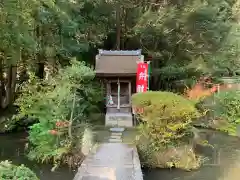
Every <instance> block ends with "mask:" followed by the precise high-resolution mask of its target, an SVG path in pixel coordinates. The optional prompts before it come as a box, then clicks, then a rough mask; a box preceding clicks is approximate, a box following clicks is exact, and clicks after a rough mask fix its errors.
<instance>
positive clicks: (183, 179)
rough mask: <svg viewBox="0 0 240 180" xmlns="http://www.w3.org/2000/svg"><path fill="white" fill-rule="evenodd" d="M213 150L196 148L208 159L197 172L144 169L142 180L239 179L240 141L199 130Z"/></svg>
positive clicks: (213, 132) (221, 134)
mask: <svg viewBox="0 0 240 180" xmlns="http://www.w3.org/2000/svg"><path fill="white" fill-rule="evenodd" d="M201 131H202V132H203V133H205V134H206V135H207V136H206V137H207V140H208V141H209V143H210V144H212V145H213V146H214V148H209V147H208V148H203V147H198V152H199V153H200V154H202V155H204V156H206V157H207V158H208V160H207V161H206V162H205V163H204V165H203V167H201V168H200V169H199V170H197V171H191V172H186V171H181V170H176V169H172V170H166V169H152V170H148V169H144V170H143V172H144V180H162V179H164V180H238V179H239V177H240V139H239V138H236V137H230V136H227V135H226V134H224V133H219V132H215V131H206V130H201Z"/></svg>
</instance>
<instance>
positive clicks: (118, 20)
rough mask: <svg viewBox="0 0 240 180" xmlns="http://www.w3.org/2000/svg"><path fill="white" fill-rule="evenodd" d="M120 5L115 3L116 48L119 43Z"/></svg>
mask: <svg viewBox="0 0 240 180" xmlns="http://www.w3.org/2000/svg"><path fill="white" fill-rule="evenodd" d="M120 11H121V7H120V4H119V3H117V5H116V49H117V50H120V45H121V18H120V16H121V12H120Z"/></svg>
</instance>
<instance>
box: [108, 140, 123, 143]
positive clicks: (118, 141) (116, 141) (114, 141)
mask: <svg viewBox="0 0 240 180" xmlns="http://www.w3.org/2000/svg"><path fill="white" fill-rule="evenodd" d="M108 142H111V143H120V142H122V139H109V140H108Z"/></svg>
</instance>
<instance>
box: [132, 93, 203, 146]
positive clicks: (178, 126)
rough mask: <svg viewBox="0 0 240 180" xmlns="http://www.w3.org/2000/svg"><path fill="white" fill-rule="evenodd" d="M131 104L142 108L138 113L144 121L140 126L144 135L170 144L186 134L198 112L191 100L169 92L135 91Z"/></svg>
mask: <svg viewBox="0 0 240 180" xmlns="http://www.w3.org/2000/svg"><path fill="white" fill-rule="evenodd" d="M132 103H133V106H135V107H139V108H143V109H144V112H143V113H141V114H139V115H140V118H141V119H142V120H143V121H145V122H146V124H141V125H140V127H141V129H142V132H143V133H144V135H145V136H149V139H150V140H151V141H152V143H153V144H154V147H158V146H157V144H156V143H159V144H160V147H162V145H170V144H172V143H174V142H175V143H177V142H178V141H177V140H178V139H182V138H183V137H184V136H185V135H186V130H187V129H188V128H189V125H190V123H191V122H192V119H194V118H196V117H197V116H199V115H200V114H199V113H198V111H197V109H196V108H195V105H194V103H193V102H191V101H189V100H188V99H185V98H184V97H182V96H180V95H177V94H174V93H171V92H157V91H156V92H146V93H137V94H135V95H133V97H132Z"/></svg>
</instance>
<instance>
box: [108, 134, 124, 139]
mask: <svg viewBox="0 0 240 180" xmlns="http://www.w3.org/2000/svg"><path fill="white" fill-rule="evenodd" d="M110 139H122V136H114V135H111V136H110Z"/></svg>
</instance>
